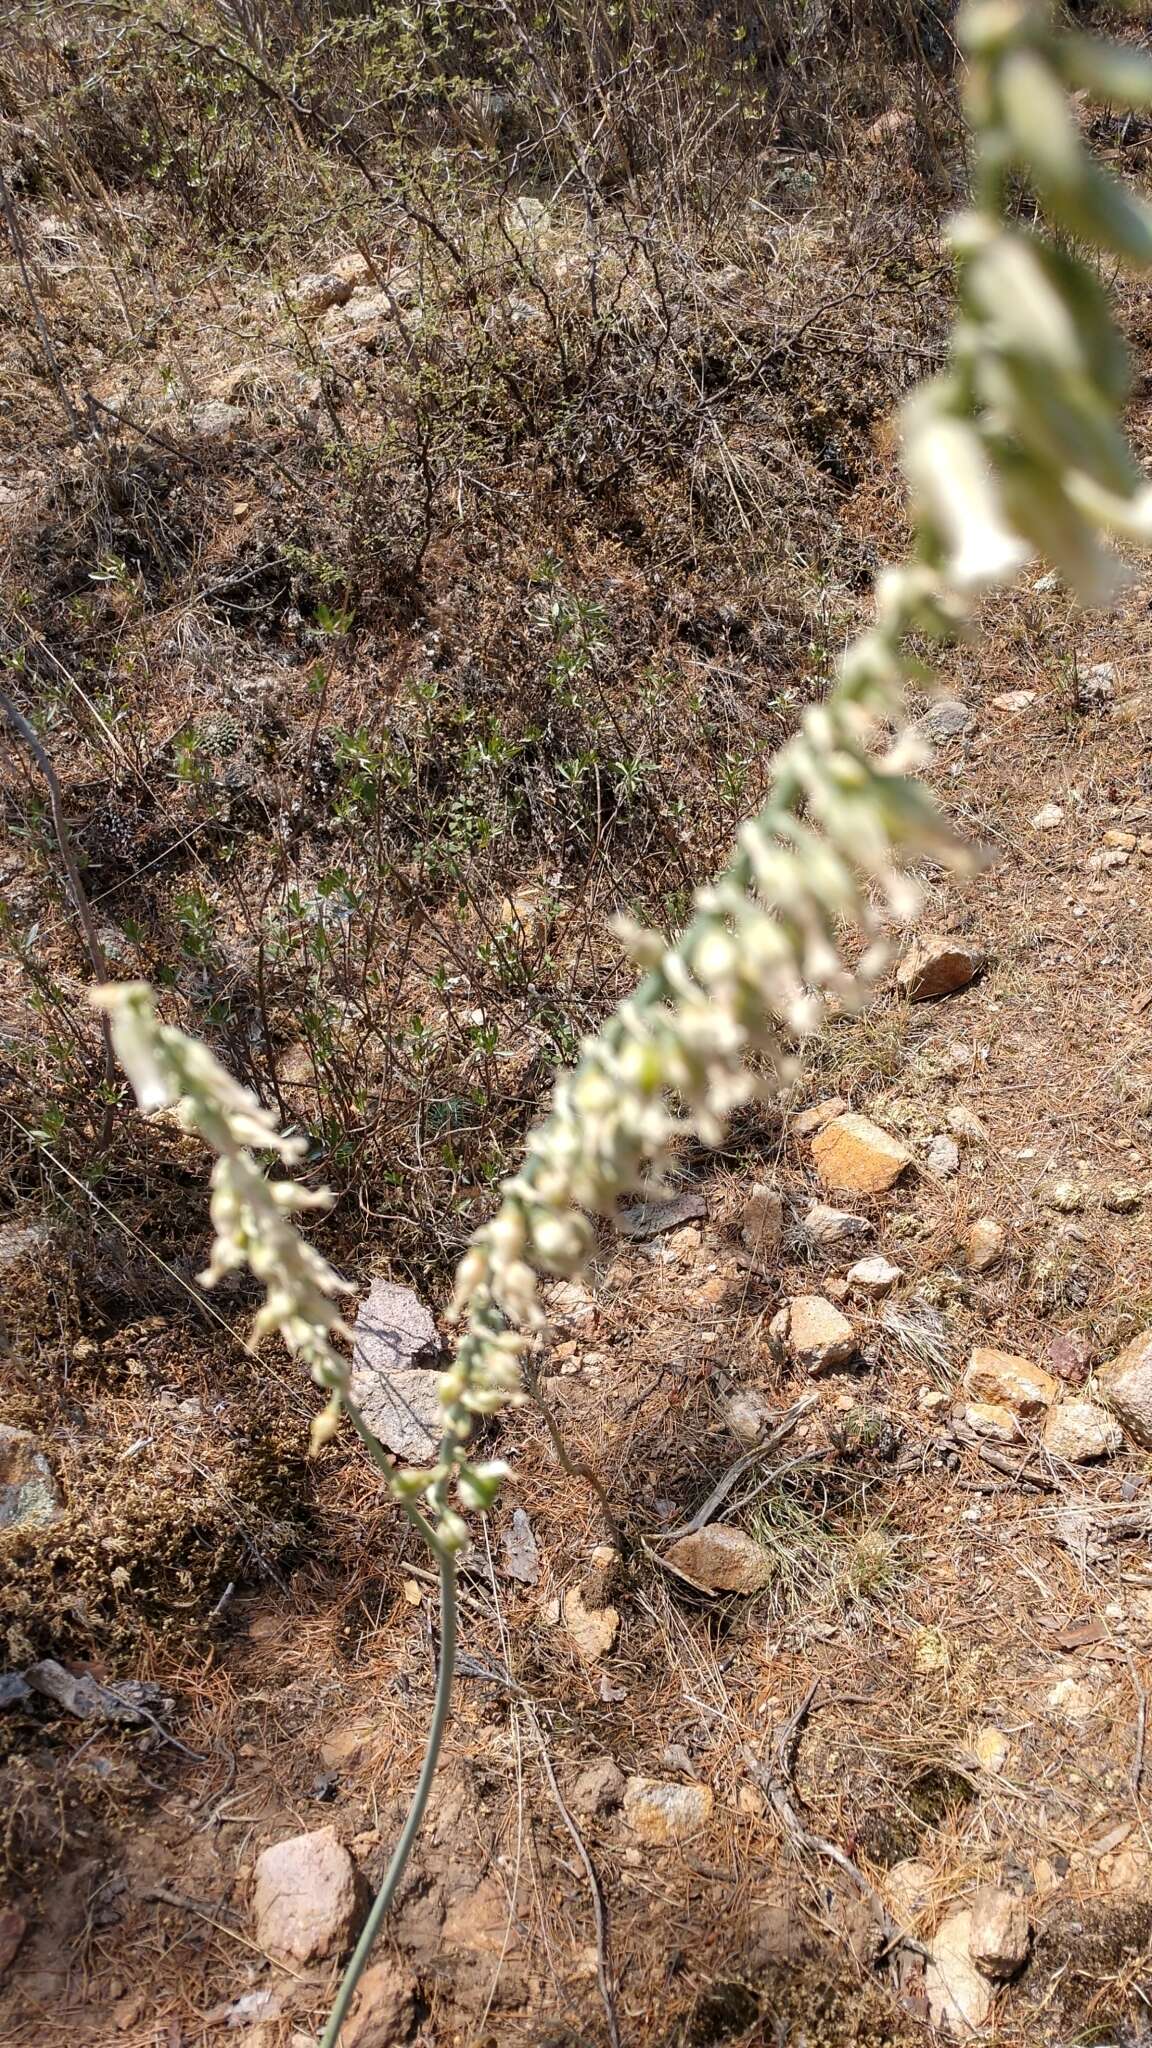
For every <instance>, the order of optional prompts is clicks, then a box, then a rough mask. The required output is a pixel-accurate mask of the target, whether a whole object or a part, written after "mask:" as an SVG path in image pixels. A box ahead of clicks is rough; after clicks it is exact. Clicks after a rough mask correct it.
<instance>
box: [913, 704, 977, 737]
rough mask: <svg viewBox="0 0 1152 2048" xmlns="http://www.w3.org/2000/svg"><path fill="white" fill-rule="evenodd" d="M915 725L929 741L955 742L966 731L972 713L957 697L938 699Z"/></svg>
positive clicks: (970, 721)
mask: <svg viewBox="0 0 1152 2048" xmlns="http://www.w3.org/2000/svg"><path fill="white" fill-rule="evenodd" d="M917 724H918V725H919V727H920V730H921V732H922V733H924V734H926V736H927V737H928V739H930V740H955V739H959V738H960V736H961V734H963V733H966V732H967V731H968V728H969V726H970V725H971V724H972V712H971V710H970V708H969V706H968V705H967V704H963V703H961V701H960V699H959V697H938V698H937V699H936V702H935V703H934V704H930V705H929V706H928V709H927V711H926V712H925V713H924V716H923V717H922V718H920V719H918V720H917Z"/></svg>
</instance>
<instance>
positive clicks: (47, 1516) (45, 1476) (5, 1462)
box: [0, 1423, 60, 1529]
mask: <svg viewBox="0 0 1152 2048" xmlns="http://www.w3.org/2000/svg"><path fill="white" fill-rule="evenodd" d="M59 1512H60V1496H59V1494H58V1492H57V1491H56V1481H55V1480H54V1479H53V1477H52V1467H51V1466H50V1465H49V1463H48V1460H47V1458H46V1457H45V1456H44V1453H43V1451H42V1450H41V1449H40V1446H39V1444H38V1443H37V1441H36V1438H35V1437H34V1436H33V1435H32V1434H31V1432H30V1431H29V1430H27V1429H12V1428H10V1427H9V1426H8V1425H7V1424H6V1423H0V1529H46V1528H47V1527H48V1525H49V1523H50V1522H54V1521H55V1520H56V1517H57V1515H58V1514H59Z"/></svg>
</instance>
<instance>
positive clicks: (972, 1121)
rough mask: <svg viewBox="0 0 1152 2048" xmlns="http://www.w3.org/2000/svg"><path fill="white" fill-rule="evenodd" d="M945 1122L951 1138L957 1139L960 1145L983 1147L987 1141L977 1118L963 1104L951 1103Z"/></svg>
mask: <svg viewBox="0 0 1152 2048" xmlns="http://www.w3.org/2000/svg"><path fill="white" fill-rule="evenodd" d="M945 1122H946V1123H947V1125H948V1129H949V1130H950V1131H951V1133H952V1136H953V1137H954V1138H959V1139H960V1140H961V1143H962V1144H965V1145H983V1144H985V1143H986V1141H987V1138H988V1133H987V1131H986V1130H985V1129H984V1126H983V1124H982V1123H981V1121H980V1119H979V1117H978V1116H977V1115H976V1114H975V1112H974V1111H973V1110H971V1109H969V1108H968V1107H967V1105H966V1104H965V1103H963V1102H954V1103H953V1105H952V1107H951V1109H950V1110H949V1111H948V1115H947V1117H946V1118H945Z"/></svg>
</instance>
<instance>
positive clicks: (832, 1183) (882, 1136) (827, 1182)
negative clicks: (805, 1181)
mask: <svg viewBox="0 0 1152 2048" xmlns="http://www.w3.org/2000/svg"><path fill="white" fill-rule="evenodd" d="M812 1157H813V1159H814V1161H815V1163H816V1171H817V1173H818V1174H819V1175H820V1178H821V1180H822V1181H823V1183H824V1186H825V1187H826V1188H837V1189H841V1190H844V1191H846V1192H849V1193H851V1194H859V1195H880V1194H883V1193H884V1192H885V1190H886V1189H887V1188H890V1187H894V1186H895V1184H896V1182H897V1181H898V1180H899V1178H900V1176H901V1174H902V1173H906V1172H907V1170H908V1168H909V1167H910V1166H911V1164H912V1154H911V1153H910V1152H909V1150H908V1147H907V1146H906V1145H902V1144H901V1143H900V1140H899V1138H894V1137H893V1136H892V1134H891V1132H890V1131H882V1130H881V1128H880V1126H879V1124H874V1123H872V1122H871V1121H870V1119H869V1118H868V1117H866V1116H855V1115H851V1114H850V1115H848V1116H837V1117H833V1119H832V1122H831V1123H830V1124H826V1125H825V1127H824V1129H823V1130H822V1131H821V1132H820V1133H819V1134H818V1136H817V1137H815V1138H814V1139H813V1141H812Z"/></svg>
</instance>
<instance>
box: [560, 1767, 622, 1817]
mask: <svg viewBox="0 0 1152 2048" xmlns="http://www.w3.org/2000/svg"><path fill="white" fill-rule="evenodd" d="M623 1797H624V1773H623V1771H622V1770H621V1769H620V1766H619V1764H616V1763H614V1762H613V1761H612V1758H611V1757H610V1756H603V1757H599V1758H597V1760H596V1762H595V1763H591V1764H585V1766H584V1769H583V1770H582V1771H581V1772H580V1775H579V1777H578V1778H577V1779H576V1781H575V1783H574V1785H573V1786H572V1790H571V1791H570V1792H569V1794H568V1804H569V1806H570V1807H571V1808H572V1810H573V1812H574V1813H583V1814H603V1813H614V1812H615V1810H616V1808H617V1807H618V1806H619V1804H620V1802H621V1800H622V1799H623Z"/></svg>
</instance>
